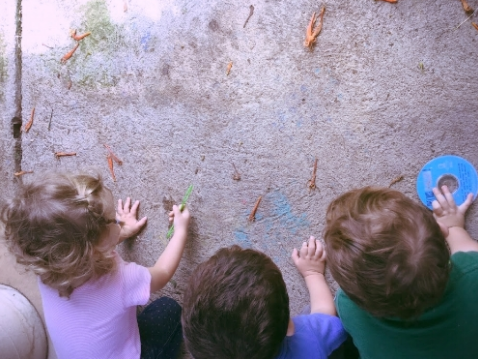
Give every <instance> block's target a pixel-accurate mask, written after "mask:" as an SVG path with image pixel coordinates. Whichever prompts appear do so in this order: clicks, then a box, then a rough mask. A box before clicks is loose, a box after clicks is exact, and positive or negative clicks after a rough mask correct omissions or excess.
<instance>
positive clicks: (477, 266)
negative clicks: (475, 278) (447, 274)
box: [450, 251, 478, 275]
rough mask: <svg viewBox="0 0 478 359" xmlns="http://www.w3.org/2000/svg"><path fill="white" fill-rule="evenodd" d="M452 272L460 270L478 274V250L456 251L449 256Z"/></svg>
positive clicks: (465, 272)
mask: <svg viewBox="0 0 478 359" xmlns="http://www.w3.org/2000/svg"><path fill="white" fill-rule="evenodd" d="M450 260H451V262H452V265H453V267H452V272H453V271H460V273H461V274H467V273H475V275H478V252H474V251H470V252H456V253H454V254H453V255H452V256H451V258H450Z"/></svg>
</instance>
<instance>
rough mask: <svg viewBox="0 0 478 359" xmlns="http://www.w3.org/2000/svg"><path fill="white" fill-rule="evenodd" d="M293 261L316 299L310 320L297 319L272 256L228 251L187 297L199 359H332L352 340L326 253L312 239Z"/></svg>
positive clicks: (194, 280)
mask: <svg viewBox="0 0 478 359" xmlns="http://www.w3.org/2000/svg"><path fill="white" fill-rule="evenodd" d="M292 259H293V260H294V263H295V265H296V267H297V268H298V270H299V271H300V273H301V274H302V276H303V277H304V279H305V282H306V285H307V288H308V289H309V293H310V300H311V309H310V314H308V315H299V316H297V317H294V318H292V319H290V314H289V296H288V294H287V289H286V286H285V283H284V280H283V278H282V274H281V272H280V270H279V268H278V267H277V266H276V265H275V264H274V262H273V261H272V260H271V259H270V258H269V257H268V256H266V255H265V254H264V253H261V252H258V251H256V250H252V249H242V248H241V247H239V246H232V247H230V248H222V249H220V250H219V251H217V252H216V254H214V255H213V256H212V257H211V258H210V259H209V260H207V261H206V262H204V263H202V264H200V265H199V266H198V268H197V269H196V270H195V271H194V273H193V274H192V276H191V279H190V282H189V286H187V287H186V291H185V293H184V303H183V314H182V324H183V332H184V340H185V343H186V346H187V348H188V349H189V351H190V352H191V354H192V355H193V357H194V358H195V359H210V358H214V359H231V358H234V359H272V358H280V359H293V358H295V359H306V358H307V359H309V358H310V359H313V358H317V359H318V358H327V357H328V356H329V355H330V354H331V353H332V352H333V351H334V350H335V349H336V348H338V347H339V346H340V344H341V343H342V342H344V340H345V339H346V333H345V331H344V329H343V327H342V324H341V323H340V320H339V319H338V318H337V317H336V312H335V306H334V302H333V298H332V293H331V292H330V289H329V287H328V285H327V282H326V281H325V277H324V270H325V251H324V250H323V247H322V244H321V243H320V242H319V241H316V240H315V238H314V237H310V239H309V241H308V243H307V242H304V244H303V245H302V248H301V249H300V251H297V250H296V249H294V252H293V253H292Z"/></svg>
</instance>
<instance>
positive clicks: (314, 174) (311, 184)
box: [307, 158, 318, 189]
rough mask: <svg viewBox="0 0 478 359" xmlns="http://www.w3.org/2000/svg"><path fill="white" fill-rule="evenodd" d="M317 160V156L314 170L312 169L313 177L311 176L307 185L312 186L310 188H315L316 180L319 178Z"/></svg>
mask: <svg viewBox="0 0 478 359" xmlns="http://www.w3.org/2000/svg"><path fill="white" fill-rule="evenodd" d="M317 162H318V159H317V158H316V159H315V162H314V170H313V171H312V177H311V178H310V180H309V181H308V182H307V186H308V187H309V188H310V189H315V180H316V178H317Z"/></svg>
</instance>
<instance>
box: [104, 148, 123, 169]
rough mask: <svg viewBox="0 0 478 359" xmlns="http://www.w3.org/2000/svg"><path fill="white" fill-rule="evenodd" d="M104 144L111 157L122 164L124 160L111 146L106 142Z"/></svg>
mask: <svg viewBox="0 0 478 359" xmlns="http://www.w3.org/2000/svg"><path fill="white" fill-rule="evenodd" d="M103 146H105V148H106V149H107V150H108V152H109V154H110V156H111V158H112V159H113V160H114V161H115V162H116V163H117V164H119V165H120V166H121V165H122V164H123V161H121V160H120V159H119V158H118V157H117V156H116V155H115V154H114V153H113V151H112V150H111V147H110V146H108V145H107V144H106V143H105V144H103Z"/></svg>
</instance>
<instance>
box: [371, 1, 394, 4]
mask: <svg viewBox="0 0 478 359" xmlns="http://www.w3.org/2000/svg"><path fill="white" fill-rule="evenodd" d="M375 1H377V0H375ZM381 1H384V2H389V3H391V4H396V3H397V0H381Z"/></svg>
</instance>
